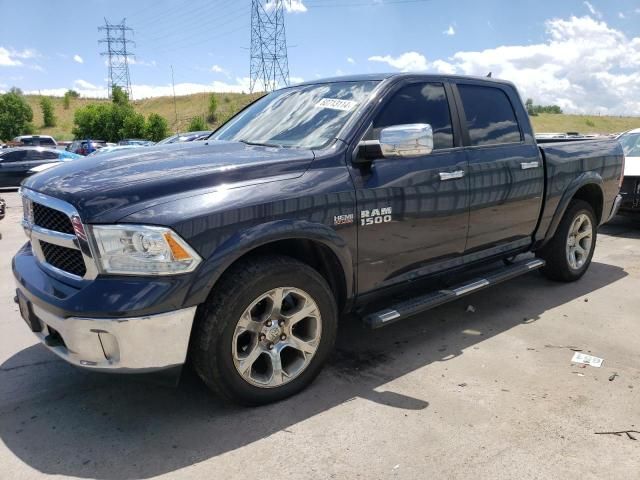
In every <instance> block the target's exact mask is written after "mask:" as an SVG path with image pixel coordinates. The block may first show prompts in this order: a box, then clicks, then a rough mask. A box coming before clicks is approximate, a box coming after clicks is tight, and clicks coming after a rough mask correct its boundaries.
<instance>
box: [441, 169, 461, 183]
mask: <svg viewBox="0 0 640 480" xmlns="http://www.w3.org/2000/svg"><path fill="white" fill-rule="evenodd" d="M438 175H440V180H443V181H444V180H455V179H456V178H462V177H464V170H456V171H455V172H440V173H439V174H438Z"/></svg>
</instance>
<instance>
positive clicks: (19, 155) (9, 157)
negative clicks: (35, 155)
mask: <svg viewBox="0 0 640 480" xmlns="http://www.w3.org/2000/svg"><path fill="white" fill-rule="evenodd" d="M26 154H27V152H26V150H18V151H16V152H8V153H5V154H4V155H3V156H2V157H0V160H1V161H2V163H7V162H22V161H24V160H25V157H26Z"/></svg>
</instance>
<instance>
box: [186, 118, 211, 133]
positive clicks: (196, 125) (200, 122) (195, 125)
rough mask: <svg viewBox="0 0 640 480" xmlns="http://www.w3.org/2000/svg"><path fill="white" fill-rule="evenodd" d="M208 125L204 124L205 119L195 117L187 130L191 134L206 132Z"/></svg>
mask: <svg viewBox="0 0 640 480" xmlns="http://www.w3.org/2000/svg"><path fill="white" fill-rule="evenodd" d="M206 129H207V124H206V123H205V122H204V118H202V117H193V118H192V119H191V121H190V122H189V126H188V127H187V130H188V131H190V132H197V131H199V130H206Z"/></svg>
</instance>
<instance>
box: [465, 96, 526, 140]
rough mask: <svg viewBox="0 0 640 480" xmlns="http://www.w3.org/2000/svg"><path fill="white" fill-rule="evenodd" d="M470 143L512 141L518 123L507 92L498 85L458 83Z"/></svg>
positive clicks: (516, 136) (515, 134)
mask: <svg viewBox="0 0 640 480" xmlns="http://www.w3.org/2000/svg"><path fill="white" fill-rule="evenodd" d="M458 91H459V92H460V97H461V99H462V106H463V108H464V113H465V116H466V118H467V129H468V131H469V140H470V142H471V145H472V146H483V145H497V144H503V143H516V142H520V141H521V140H522V135H521V133H520V126H519V125H518V120H517V119H516V114H515V111H514V109H513V105H511V101H510V100H509V97H508V96H507V94H506V93H505V92H504V91H503V90H502V89H500V88H495V87H485V86H480V85H464V84H459V85H458Z"/></svg>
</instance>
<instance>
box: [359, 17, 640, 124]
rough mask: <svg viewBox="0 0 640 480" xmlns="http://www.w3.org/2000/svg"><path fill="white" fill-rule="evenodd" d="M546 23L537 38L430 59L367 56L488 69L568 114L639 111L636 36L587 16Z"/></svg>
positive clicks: (406, 65)
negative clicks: (539, 40) (538, 40)
mask: <svg viewBox="0 0 640 480" xmlns="http://www.w3.org/2000/svg"><path fill="white" fill-rule="evenodd" d="M545 25H546V35H547V38H546V40H545V41H544V42H542V43H537V44H530V45H505V46H499V47H496V48H490V49H486V50H482V51H461V52H457V53H455V54H454V55H453V56H452V57H450V58H448V59H436V60H434V61H431V62H427V59H426V58H425V57H424V56H423V55H422V54H420V53H418V52H407V53H404V54H402V55H400V56H399V57H396V58H393V57H390V56H388V55H387V56H385V57H380V56H375V57H371V58H370V60H372V61H381V62H385V63H388V64H389V65H391V66H392V67H394V68H396V69H398V70H425V69H429V70H432V71H436V72H439V73H446V74H451V73H457V74H463V75H480V76H484V75H486V74H487V73H488V72H490V71H491V72H492V73H493V77H496V78H503V79H506V80H510V81H512V82H514V83H515V84H516V86H517V87H518V89H519V90H520V92H521V93H522V96H523V97H524V98H527V97H531V98H533V100H534V101H535V102H536V103H540V104H558V105H560V106H561V107H562V108H563V109H564V110H566V111H568V112H572V113H596V112H600V113H602V114H616V115H625V114H626V115H629V114H631V115H640V81H638V79H639V78H640V36H638V37H635V38H629V37H627V36H626V35H625V34H624V33H622V32H621V31H619V30H616V29H614V28H612V27H610V26H608V25H607V24H606V22H604V21H600V20H597V19H594V18H592V17H588V16H585V17H570V18H568V19H559V18H554V19H551V20H548V21H547V22H546V24H545Z"/></svg>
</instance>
